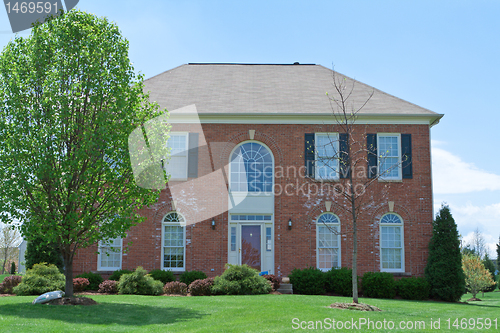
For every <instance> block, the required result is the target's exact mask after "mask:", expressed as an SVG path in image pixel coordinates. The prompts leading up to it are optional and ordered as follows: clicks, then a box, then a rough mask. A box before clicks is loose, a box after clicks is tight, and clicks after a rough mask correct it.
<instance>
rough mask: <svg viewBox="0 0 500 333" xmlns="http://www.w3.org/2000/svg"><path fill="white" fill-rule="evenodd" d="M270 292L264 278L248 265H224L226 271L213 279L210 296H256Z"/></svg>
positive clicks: (269, 286)
mask: <svg viewBox="0 0 500 333" xmlns="http://www.w3.org/2000/svg"><path fill="white" fill-rule="evenodd" d="M271 290H272V287H271V285H270V284H269V283H268V282H267V280H266V279H265V278H263V277H262V276H259V273H258V272H257V270H256V269H253V268H251V267H249V266H248V265H241V266H238V265H230V264H226V270H225V271H224V273H222V275H221V276H217V277H216V278H215V279H214V285H213V286H212V294H215V295H258V294H268V293H270V292H271Z"/></svg>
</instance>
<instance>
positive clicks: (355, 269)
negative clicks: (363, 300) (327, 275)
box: [352, 216, 358, 303]
mask: <svg viewBox="0 0 500 333" xmlns="http://www.w3.org/2000/svg"><path fill="white" fill-rule="evenodd" d="M352 227H353V229H354V230H353V233H352V302H353V303H358V230H357V225H356V217H355V216H354V218H353V221H352Z"/></svg>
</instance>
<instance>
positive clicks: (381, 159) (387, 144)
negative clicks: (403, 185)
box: [377, 133, 401, 180]
mask: <svg viewBox="0 0 500 333" xmlns="http://www.w3.org/2000/svg"><path fill="white" fill-rule="evenodd" d="M377 147H378V166H379V174H380V178H381V179H387V180H399V179H401V136H400V134H383V133H380V134H378V143H377Z"/></svg>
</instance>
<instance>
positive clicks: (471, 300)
mask: <svg viewBox="0 0 500 333" xmlns="http://www.w3.org/2000/svg"><path fill="white" fill-rule="evenodd" d="M475 301H482V300H481V299H479V298H477V297H472V298H469V299H468V300H467V302H475Z"/></svg>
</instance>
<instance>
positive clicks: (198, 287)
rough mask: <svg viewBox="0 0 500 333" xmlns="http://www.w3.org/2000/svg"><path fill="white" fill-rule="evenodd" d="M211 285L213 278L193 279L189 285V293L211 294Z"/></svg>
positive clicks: (198, 294)
mask: <svg viewBox="0 0 500 333" xmlns="http://www.w3.org/2000/svg"><path fill="white" fill-rule="evenodd" d="M213 285H214V278H206V279H203V280H195V281H193V282H191V284H190V285H189V293H190V294H191V296H210V295H212V286H213Z"/></svg>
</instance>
